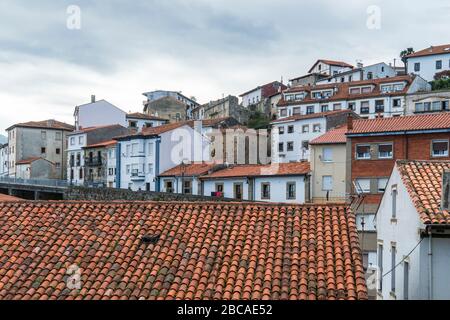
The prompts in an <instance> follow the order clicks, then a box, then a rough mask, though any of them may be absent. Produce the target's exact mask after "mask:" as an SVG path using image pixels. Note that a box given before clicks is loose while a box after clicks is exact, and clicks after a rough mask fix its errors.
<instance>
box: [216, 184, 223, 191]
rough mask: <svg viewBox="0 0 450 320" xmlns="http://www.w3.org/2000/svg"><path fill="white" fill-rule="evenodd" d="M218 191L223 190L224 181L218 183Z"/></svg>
mask: <svg viewBox="0 0 450 320" xmlns="http://www.w3.org/2000/svg"><path fill="white" fill-rule="evenodd" d="M216 192H223V183H216Z"/></svg>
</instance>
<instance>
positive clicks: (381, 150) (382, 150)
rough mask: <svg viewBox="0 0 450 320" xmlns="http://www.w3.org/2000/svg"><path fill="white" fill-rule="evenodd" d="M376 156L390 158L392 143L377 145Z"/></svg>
mask: <svg viewBox="0 0 450 320" xmlns="http://www.w3.org/2000/svg"><path fill="white" fill-rule="evenodd" d="M378 158H380V159H392V143H389V144H380V145H378Z"/></svg>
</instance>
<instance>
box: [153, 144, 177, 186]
mask: <svg viewBox="0 0 450 320" xmlns="http://www.w3.org/2000/svg"><path fill="white" fill-rule="evenodd" d="M160 144H161V138H160V137H158V138H157V139H156V154H155V191H156V192H160V188H159V153H160ZM177 180H178V179H177Z"/></svg>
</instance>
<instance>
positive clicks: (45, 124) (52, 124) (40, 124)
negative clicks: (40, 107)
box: [6, 119, 75, 131]
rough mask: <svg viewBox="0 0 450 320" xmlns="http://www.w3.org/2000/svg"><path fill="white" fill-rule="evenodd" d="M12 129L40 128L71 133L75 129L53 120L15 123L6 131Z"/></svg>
mask: <svg viewBox="0 0 450 320" xmlns="http://www.w3.org/2000/svg"><path fill="white" fill-rule="evenodd" d="M14 127H25V128H40V129H54V130H66V131H73V130H75V127H74V126H72V125H70V124H67V123H64V122H61V121H57V120H53V119H49V120H43V121H29V122H22V123H17V124H15V125H13V126H11V127H9V128H8V129H6V131H8V130H10V129H12V128H14Z"/></svg>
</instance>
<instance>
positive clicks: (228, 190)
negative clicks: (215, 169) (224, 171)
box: [203, 178, 249, 200]
mask: <svg viewBox="0 0 450 320" xmlns="http://www.w3.org/2000/svg"><path fill="white" fill-rule="evenodd" d="M216 183H223V192H224V197H225V198H231V199H232V198H234V190H233V184H234V183H242V186H243V192H242V196H243V200H249V198H248V183H247V180H246V179H245V178H235V179H211V180H204V184H203V190H204V192H203V195H205V196H211V192H215V191H216Z"/></svg>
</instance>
